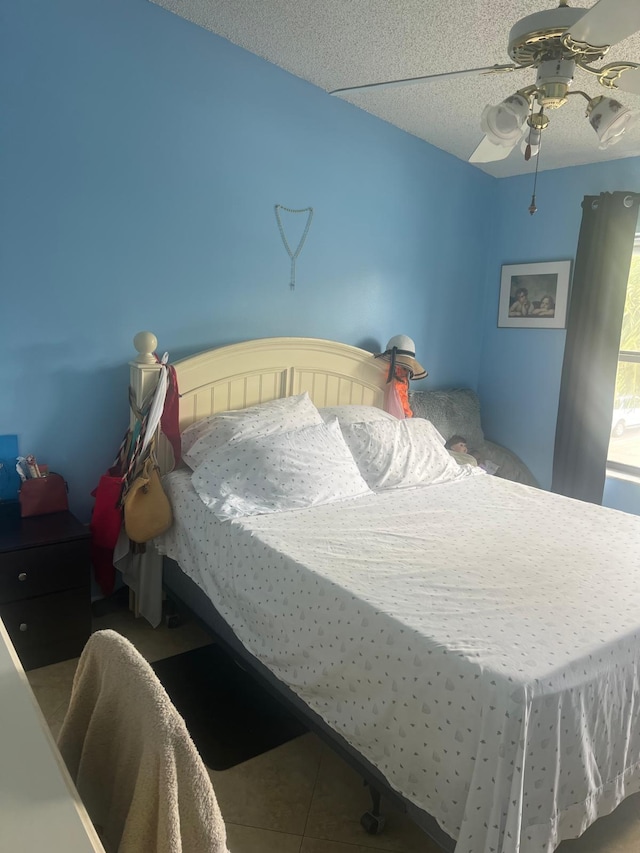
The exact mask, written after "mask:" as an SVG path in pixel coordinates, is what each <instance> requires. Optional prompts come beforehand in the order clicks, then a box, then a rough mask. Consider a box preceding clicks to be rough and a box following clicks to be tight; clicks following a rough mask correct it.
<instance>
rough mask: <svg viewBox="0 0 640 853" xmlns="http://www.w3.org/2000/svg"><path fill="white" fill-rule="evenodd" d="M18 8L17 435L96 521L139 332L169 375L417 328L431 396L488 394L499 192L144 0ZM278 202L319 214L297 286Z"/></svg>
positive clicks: (3, 57)
mask: <svg viewBox="0 0 640 853" xmlns="http://www.w3.org/2000/svg"><path fill="white" fill-rule="evenodd" d="M1 14H2V39H3V44H2V45H1V50H0V87H2V91H0V96H1V102H2V111H1V112H0V122H1V124H2V126H1V127H0V132H1V134H2V148H3V155H2V158H1V164H0V170H1V172H0V180H1V184H0V186H1V187H2V191H1V194H0V233H2V241H3V253H2V257H1V260H0V263H1V269H0V275H1V278H2V289H3V293H2V308H3V318H2V335H1V337H0V389H1V390H0V394H1V397H0V400H1V407H0V433H14V432H15V433H18V435H19V437H20V447H21V451H22V452H33V453H35V454H36V455H37V456H38V457H39V458H40V459H41V461H43V462H47V463H48V464H49V465H50V467H51V468H52V469H53V470H57V471H60V472H62V473H63V474H64V475H65V476H66V477H67V479H68V480H69V483H70V488H71V501H72V508H73V509H75V510H76V512H78V514H79V515H80V516H81V517H82V518H83V519H87V518H88V515H89V511H90V508H91V500H90V498H89V492H90V490H91V488H92V487H93V486H94V485H95V483H96V481H97V478H98V476H99V474H100V473H101V472H102V471H103V470H104V468H105V467H106V466H107V465H108V464H109V463H110V462H111V460H112V458H113V455H114V453H115V451H116V449H117V446H118V444H119V441H120V438H121V436H122V433H123V431H124V428H125V426H126V422H127V392H126V386H127V381H128V370H127V367H126V362H127V360H128V359H129V358H131V357H132V356H133V355H134V352H133V348H132V343H131V340H132V337H133V335H134V334H135V332H137V331H139V330H140V329H150V330H152V331H153V332H155V333H156V335H157V336H158V340H159V348H160V350H161V351H162V350H164V349H168V350H169V351H170V355H171V357H172V358H174V359H175V358H178V357H180V356H182V355H185V354H188V353H191V352H195V351H198V350H199V349H202V348H205V347H208V346H217V345H221V344H225V343H229V342H232V341H238V340H244V339H248V338H253V337H265V336H272V335H309V336H315V337H326V338H333V339H336V340H341V341H344V342H346V343H351V344H356V345H364V346H367V347H368V348H371V349H373V348H375V347H377V346H380V345H383V344H384V343H385V342H386V340H387V339H388V338H389V337H391V335H394V334H398V333H400V332H402V333H405V334H409V335H410V336H412V337H413V338H414V340H415V341H416V344H417V348H418V355H419V358H420V359H421V361H423V363H424V364H425V365H426V366H427V368H428V370H429V372H430V374H431V376H430V378H429V380H427V382H428V383H429V385H430V386H432V387H437V386H441V387H445V386H451V385H468V386H471V387H476V385H477V380H478V365H479V361H480V351H481V344H482V323H481V322H479V321H478V318H479V317H481V316H482V311H483V288H484V284H485V276H484V271H485V268H486V252H487V245H488V242H489V237H490V232H489V229H490V223H491V221H492V219H493V218H494V216H493V211H494V209H495V202H496V192H497V191H498V183H499V182H497V181H495V180H493V179H491V178H489V177H487V176H486V175H484V174H482V173H481V172H479V171H478V170H476V169H474V168H472V167H470V166H468V165H467V164H465V163H462V162H461V161H459V160H457V159H456V158H454V157H452V156H450V155H448V154H445V153H443V152H442V151H440V150H438V149H435V148H433V147H431V146H429V145H427V144H426V143H424V142H421V141H419V140H418V139H416V138H415V137H412V136H409V135H408V134H405V133H403V132H402V131H400V130H398V129H396V128H394V127H392V126H391V125H388V124H386V123H384V122H382V121H380V120H378V119H376V118H374V117H372V116H370V115H368V114H366V113H364V112H362V111H360V110H358V109H356V108H355V107H353V106H351V105H349V104H347V103H344V102H342V101H340V100H337V99H334V98H331V97H330V96H328V95H327V94H326V93H324V92H323V91H321V90H320V89H318V88H316V87H313V86H311V85H309V84H308V83H306V82H304V81H302V80H299V79H297V78H295V77H293V76H291V75H289V74H287V73H286V72H284V71H282V70H281V69H278V68H277V67H275V66H273V65H270V64H268V63H266V62H264V61H263V60H261V59H259V58H257V57H255V56H253V55H251V54H249V53H247V52H246V51H243V50H241V49H239V48H237V47H235V46H233V45H231V44H230V43H229V42H226V41H225V40H223V39H220V38H218V37H216V36H214V35H212V34H210V33H208V32H206V31H204V30H202V29H199V28H198V27H196V26H194V25H192V24H189V23H187V22H185V21H183V20H181V19H180V18H178V17H176V16H174V15H172V14H170V13H169V12H166V11H165V10H163V9H160V8H159V7H157V6H155V5H153V4H151V3H148V2H146V0H57V1H56V2H55V3H51V2H50V0H29V2H17V0H13V2H9V3H5V4H3V8H2V12H1ZM512 186H515V185H512V184H508V183H505V188H504V189H501V190H500V204H501V205H505V206H506V205H507V204H508V203H509V198H508V193H509V192H510V191H511V187H512ZM505 193H506V195H505ZM514 195H516V193H515V191H514ZM543 197H544V193H543V191H542V188H541V192H540V198H541V205H542V199H543ZM276 203H279V204H283V205H286V206H288V207H292V208H301V207H307V206H309V205H311V206H313V207H314V210H315V218H314V220H313V224H312V227H311V231H310V233H309V237H308V239H307V243H306V245H305V247H304V250H303V252H302V254H301V256H300V260H299V262H298V269H297V288H296V290H295V291H293V292H292V291H291V290H290V289H289V287H288V275H289V260H288V257H287V255H286V253H285V250H284V248H283V246H282V244H281V241H280V236H279V234H278V230H277V226H276V221H275V217H274V211H273V207H274V204H276ZM520 203H521V199H520V198H518V204H520ZM543 217H544V214H543V213H542V212H541V214H540V215H539V220H538V221H539V222H540V223H541V222H543ZM509 218H510V215H509V214H506V216H505V222H504V223H503V224H502V229H503V230H506V229H507V226H508V225H509V224H510V223H509ZM297 221H298V220H296V222H297ZM289 228H290V230H288V234H289V236H290V242H292V243H295V242H297V241H296V237H295V233H296V232H295V230H294V226H293V223H290V224H289ZM507 237H508V234H507V233H505V234H504V239H506V238H507ZM561 248H562V251H563V253H564V254H567V251H566V250H565V248H564V247H561ZM558 251H560V247H559V249H558ZM525 254H526V253H525ZM499 256H500V252H496V253H495V256H494V257H495V258H498V257H499ZM559 337H560V335H558V338H559ZM490 375H491V370H489V369H488V368H486V367H485V378H486V379H487V380H489V379H490ZM486 384H487V383H486V382H485V385H486ZM509 432H510V430H509ZM508 437H509V438H510V439H512V438H513V437H514V436H513V435H511V434H510V435H509V436H508ZM534 461H535V460H534Z"/></svg>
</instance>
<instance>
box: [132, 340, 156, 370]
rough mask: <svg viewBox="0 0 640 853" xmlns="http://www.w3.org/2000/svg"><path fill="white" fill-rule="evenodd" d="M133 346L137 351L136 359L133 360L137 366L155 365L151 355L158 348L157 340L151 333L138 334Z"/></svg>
mask: <svg viewBox="0 0 640 853" xmlns="http://www.w3.org/2000/svg"><path fill="white" fill-rule="evenodd" d="M133 345H134V347H135V348H136V350H137V351H138V357H137V358H136V359H135V362H136V363H137V364H155V363H156V360H155V358H154V356H153V354H154V352H155V351H156V348H157V346H158V339H157V338H156V336H155V335H154V334H153V332H138V334H137V335H136V336H135V338H134V339H133Z"/></svg>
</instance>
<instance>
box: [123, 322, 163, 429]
mask: <svg viewBox="0 0 640 853" xmlns="http://www.w3.org/2000/svg"><path fill="white" fill-rule="evenodd" d="M133 345H134V347H135V348H136V350H137V351H138V355H137V357H136V358H135V359H134V360H133V361H130V362H129V385H130V386H131V390H132V392H133V401H134V403H135V404H136V406H141V405H142V403H143V402H144V400H145V399H147V397H148V396H149V394H150V393H151V392H152V391H153V389H154V388H155V387H156V385H157V383H158V376H159V375H160V365H159V364H158V362H157V361H156V358H155V355H154V353H155V351H156V347H157V346H158V339H157V338H156V336H155V335H154V334H153V333H152V332H138V334H137V335H136V336H135V338H134V339H133ZM134 421H135V414H134V413H133V412H131V416H130V425H131V426H133V423H134Z"/></svg>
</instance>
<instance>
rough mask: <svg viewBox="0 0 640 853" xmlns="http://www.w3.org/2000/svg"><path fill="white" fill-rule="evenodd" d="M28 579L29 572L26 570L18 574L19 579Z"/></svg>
mask: <svg viewBox="0 0 640 853" xmlns="http://www.w3.org/2000/svg"><path fill="white" fill-rule="evenodd" d="M26 579H27V573H26V572H20V574H19V575H18V580H19V581H26Z"/></svg>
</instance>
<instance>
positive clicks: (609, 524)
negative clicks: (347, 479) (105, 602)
mask: <svg viewBox="0 0 640 853" xmlns="http://www.w3.org/2000/svg"><path fill="white" fill-rule="evenodd" d="M165 482H166V484H167V488H168V491H169V493H170V496H171V500H172V502H173V505H174V509H175V517H176V523H175V524H174V526H173V528H172V529H171V530H170V531H169V532H168V533H167V534H165V536H164V537H163V538H162V540H161V543H160V544H161V550H163V551H164V552H166V553H167V554H168V555H169V556H171V557H172V558H173V559H175V560H176V561H178V562H179V563H180V565H181V566H182V568H183V570H184V571H185V572H186V573H187V574H188V575H189V576H190V577H191V578H192V579H193V580H194V581H195V582H196V583H197V584H198V585H199V586H200V587H201V588H202V589H203V590H204V591H205V592H206V593H207V595H208V596H209V597H210V598H211V600H212V601H213V603H214V605H215V606H216V608H217V609H218V611H219V612H220V613H221V615H222V616H223V617H224V618H225V619H226V620H227V622H228V623H229V624H230V625H231V626H232V628H233V629H234V631H235V633H236V634H237V636H238V637H239V638H240V640H241V641H242V642H243V644H244V645H245V646H246V648H247V649H248V650H249V651H250V652H252V653H253V654H254V655H255V656H256V657H257V658H259V659H260V660H261V661H262V662H263V663H265V664H266V665H267V666H268V667H269V668H270V669H271V670H272V672H273V673H274V674H275V675H276V676H277V677H278V678H279V679H281V680H282V681H283V682H285V683H286V684H288V685H289V686H290V687H291V688H292V689H293V690H294V691H295V692H296V693H297V694H298V695H299V696H300V697H302V698H303V699H304V701H305V702H306V703H307V704H308V705H309V706H310V707H311V708H313V710H314V711H316V712H317V713H318V714H320V716H322V717H323V718H324V719H325V720H326V721H327V723H329V725H330V726H331V727H332V728H333V729H335V730H336V731H337V732H339V733H340V734H342V735H343V736H344V737H345V738H346V740H347V741H348V742H349V743H351V744H352V745H353V746H354V747H355V748H356V749H357V750H358V751H359V752H360V753H361V754H362V755H364V756H365V757H366V758H367V759H368V760H369V761H371V762H372V763H373V764H374V765H376V766H377V767H378V768H379V769H380V770H381V771H382V772H383V773H384V775H385V777H386V778H387V779H388V781H389V783H390V784H391V785H392V786H393V788H395V789H396V790H397V791H399V792H401V793H402V794H403V795H404V796H405V797H407V798H408V799H409V800H411V801H412V802H414V803H415V804H416V805H418V806H419V807H421V808H423V809H424V810H425V811H427V812H428V813H430V814H431V815H433V816H434V817H435V818H436V819H437V821H438V823H439V824H440V825H441V826H442V828H443V829H444V830H445V831H446V832H447V833H448V834H449V835H451V836H452V837H453V838H456V839H457V840H458V843H457V847H456V853H516V851H519V853H534V851H535V853H540V851H552V850H554V849H555V847H556V846H557V844H559V842H560V841H561V840H562V839H563V838H570V837H575V836H577V835H579V834H580V833H581V832H582V831H584V829H586V827H587V826H588V825H589V824H590V823H592V822H593V821H594V820H595V819H596V818H597V817H598V816H599V815H601V814H606V813H608V812H610V811H611V810H612V809H613V808H614V807H615V806H616V805H617V804H618V803H619V802H620V801H621V800H622V799H623V798H624V797H625V796H628V795H629V794H631V793H633V792H635V791H637V790H639V789H640V766H639V762H640V715H639V709H640V678H639V672H638V666H639V659H640V518H638V517H635V516H631V515H626V514H624V513H621V512H617V511H614V510H608V509H603V508H601V507H596V506H593V505H591V504H586V503H580V502H577V501H573V500H569V499H567V498H563V497H560V496H558V495H553V494H550V493H547V492H543V491H539V490H536V489H532V488H529V487H526V486H521V485H518V484H515V483H509V482H507V481H505V480H499V479H496V478H494V477H489V476H485V477H473V478H469V479H466V480H463V481H461V482H453V483H446V484H441V485H437V486H428V487H422V488H417V489H409V490H404V491H395V492H388V493H382V494H378V495H375V496H371V497H366V498H358V499H355V500H351V501H346V502H342V503H339V504H333V505H329V506H322V507H315V508H311V509H305V510H299V511H294V512H286V513H280V514H275V515H263V516H255V517H252V518H248V519H243V520H241V521H234V522H219V521H217V520H216V519H215V518H214V516H213V514H212V513H211V512H210V511H209V510H207V508H206V507H205V506H204V505H203V504H202V502H201V501H200V499H199V498H198V496H197V495H196V493H195V492H194V491H193V489H192V487H191V484H190V482H189V474H188V472H175V473H174V474H171V475H168V477H167V478H165Z"/></svg>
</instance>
